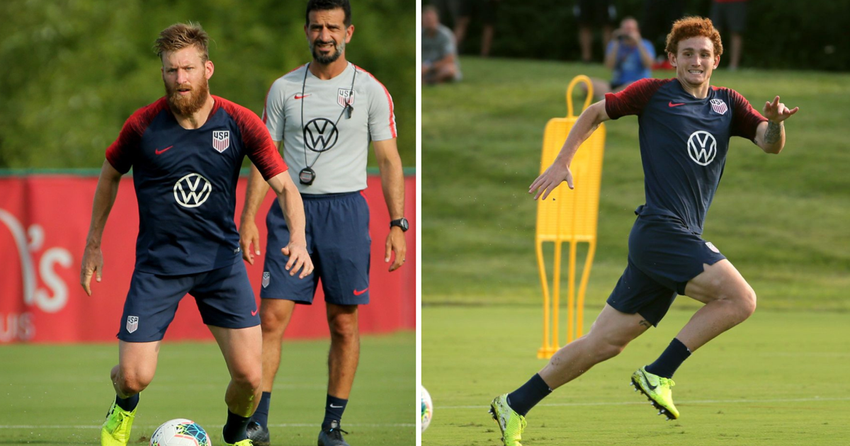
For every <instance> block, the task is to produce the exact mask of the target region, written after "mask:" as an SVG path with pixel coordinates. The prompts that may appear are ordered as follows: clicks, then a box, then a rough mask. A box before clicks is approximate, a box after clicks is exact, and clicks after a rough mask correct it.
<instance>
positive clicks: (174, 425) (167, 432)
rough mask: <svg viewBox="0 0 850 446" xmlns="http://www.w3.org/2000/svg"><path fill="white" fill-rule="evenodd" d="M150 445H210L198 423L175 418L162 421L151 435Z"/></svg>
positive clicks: (205, 433) (208, 438)
mask: <svg viewBox="0 0 850 446" xmlns="http://www.w3.org/2000/svg"><path fill="white" fill-rule="evenodd" d="M150 446H212V443H210V437H209V435H207V432H206V431H205V430H204V428H202V427H201V425H200V424H197V423H195V422H194V421H192V420H187V419H184V418H177V419H174V420H169V421H166V422H165V423H162V425H160V426H159V427H158V428H156V430H155V431H153V435H151V443H150Z"/></svg>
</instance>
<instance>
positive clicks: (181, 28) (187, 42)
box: [154, 22, 210, 62]
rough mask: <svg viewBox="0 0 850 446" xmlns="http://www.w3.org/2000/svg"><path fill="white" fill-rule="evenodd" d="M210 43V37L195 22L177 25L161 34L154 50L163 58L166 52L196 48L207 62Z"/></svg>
mask: <svg viewBox="0 0 850 446" xmlns="http://www.w3.org/2000/svg"><path fill="white" fill-rule="evenodd" d="M209 41H210V37H209V36H208V35H207V33H206V31H204V29H203V28H201V25H200V24H198V23H194V22H189V23H175V24H174V25H171V26H169V27H168V28H165V29H164V30H162V32H161V33H159V38H158V39H156V43H155V44H154V49H155V50H156V55H157V56H159V57H160V58H162V53H164V52H171V51H179V50H182V49H183V48H187V47H190V46H194V47H195V48H197V49H198V51H200V53H201V59H202V60H203V61H204V62H206V61H208V60H210V55H209V49H208V48H209Z"/></svg>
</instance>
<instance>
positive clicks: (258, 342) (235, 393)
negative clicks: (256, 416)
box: [208, 325, 263, 417]
mask: <svg viewBox="0 0 850 446" xmlns="http://www.w3.org/2000/svg"><path fill="white" fill-rule="evenodd" d="M208 327H209V329H210V332H212V334H213V337H215V340H216V342H218V347H219V348H220V349H221V353H222V354H223V355H224V361H225V362H226V363H227V370H228V371H229V372H230V383H229V384H228V385H227V391H226V392H225V394H224V401H225V402H226V403H227V408H228V409H229V410H230V411H231V412H233V413H234V414H236V415H239V416H242V417H250V416H251V414H253V413H254V409H256V408H257V404H259V402H260V393H261V391H260V383H261V382H262V378H263V369H262V363H261V360H262V350H263V336H262V330H260V327H259V326H256V327H248V328H222V327H214V326H212V325H209V326H208Z"/></svg>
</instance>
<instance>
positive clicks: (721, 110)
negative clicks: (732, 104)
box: [709, 99, 729, 115]
mask: <svg viewBox="0 0 850 446" xmlns="http://www.w3.org/2000/svg"><path fill="white" fill-rule="evenodd" d="M709 102H711V109H712V110H714V112H715V113H717V114H718V115H722V114H725V113H726V110H728V109H729V108H728V107H726V103H725V102H723V99H712V100H711V101H709Z"/></svg>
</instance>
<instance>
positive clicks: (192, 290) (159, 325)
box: [118, 258, 260, 342]
mask: <svg viewBox="0 0 850 446" xmlns="http://www.w3.org/2000/svg"><path fill="white" fill-rule="evenodd" d="M187 293H188V294H191V295H192V296H193V297H194V298H195V303H196V304H197V305H198V311H199V312H200V313H201V318H202V319H203V321H204V324H206V325H212V326H215V327H224V328H246V327H254V326H256V325H260V316H259V315H257V302H256V301H255V300H254V291H253V290H252V289H251V283H250V282H249V281H248V273H247V271H246V270H245V263H244V262H242V259H241V258H240V259H239V261H238V262H235V263H234V264H232V265H230V266H224V267H221V268H218V269H214V270H212V271H207V272H203V273H197V274H187V275H182V276H164V275H159V274H153V273H147V272H142V271H133V278H132V280H131V282H130V291H129V292H128V293H127V300H125V301H124V314H123V315H122V316H121V328H120V329H119V330H118V339H120V340H122V341H126V342H152V341H160V340H162V338H163V336H165V330H167V329H168V326H169V325H170V324H171V321H172V320H174V314H175V313H176V312H177V304H179V303H180V300H181V299H183V296H185V295H186V294H187Z"/></svg>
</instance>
